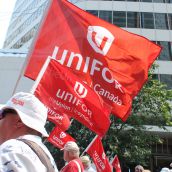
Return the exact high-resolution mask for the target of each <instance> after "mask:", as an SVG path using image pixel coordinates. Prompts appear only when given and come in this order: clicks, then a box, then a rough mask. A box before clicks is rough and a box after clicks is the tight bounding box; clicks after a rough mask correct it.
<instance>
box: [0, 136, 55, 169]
mask: <svg viewBox="0 0 172 172" xmlns="http://www.w3.org/2000/svg"><path fill="white" fill-rule="evenodd" d="M18 139H26V140H30V141H33V142H35V143H37V144H38V145H39V146H40V147H41V148H42V149H43V150H44V151H45V153H46V154H47V155H48V157H49V158H50V161H51V163H52V165H53V166H54V168H55V169H56V170H55V171H56V172H58V170H57V168H56V165H55V162H54V159H53V158H52V156H51V154H50V152H49V151H48V149H47V147H46V146H45V145H44V144H43V143H42V140H41V138H40V137H39V136H35V135H24V136H21V137H19V138H18ZM0 172H47V169H46V167H45V166H44V165H43V164H42V162H41V161H40V159H39V157H38V156H37V155H36V154H35V152H34V151H33V150H32V149H31V148H30V147H29V146H28V145H27V144H25V143H24V142H22V141H20V140H16V139H11V140H8V141H6V142H4V143H3V144H2V145H0Z"/></svg>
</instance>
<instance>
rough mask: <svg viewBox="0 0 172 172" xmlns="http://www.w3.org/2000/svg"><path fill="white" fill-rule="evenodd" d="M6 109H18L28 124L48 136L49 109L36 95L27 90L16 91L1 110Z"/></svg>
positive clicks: (24, 121)
mask: <svg viewBox="0 0 172 172" xmlns="http://www.w3.org/2000/svg"><path fill="white" fill-rule="evenodd" d="M5 109H14V110H16V112H17V114H18V115H19V117H20V119H21V120H22V122H23V123H24V124H25V125H26V126H28V127H30V128H32V129H34V130H36V131H38V132H39V133H41V134H42V136H43V137H48V133H47V131H46V129H45V124H46V121H47V113H48V109H47V108H46V107H45V106H44V105H43V103H42V102H41V101H40V100H39V99H38V98H36V97H35V95H33V94H31V93H25V92H19V93H16V94H15V95H14V96H12V97H11V98H10V100H9V101H8V102H7V103H6V104H5V105H4V106H3V108H2V109H1V111H3V110H5Z"/></svg>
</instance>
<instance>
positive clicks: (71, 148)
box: [61, 141, 79, 152]
mask: <svg viewBox="0 0 172 172" xmlns="http://www.w3.org/2000/svg"><path fill="white" fill-rule="evenodd" d="M61 150H67V151H72V152H79V147H78V145H77V144H76V143H75V142H73V141H69V142H67V143H66V144H65V146H64V148H63V149H61Z"/></svg>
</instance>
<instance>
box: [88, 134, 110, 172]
mask: <svg viewBox="0 0 172 172" xmlns="http://www.w3.org/2000/svg"><path fill="white" fill-rule="evenodd" d="M86 152H87V153H88V154H89V155H90V157H91V158H92V159H93V161H94V164H95V166H96V169H97V172H111V166H110V164H109V161H108V159H107V157H106V154H105V152H104V148H103V145H102V142H101V140H100V137H97V138H96V139H95V140H94V141H93V143H91V146H90V147H89V148H88V149H87V150H86Z"/></svg>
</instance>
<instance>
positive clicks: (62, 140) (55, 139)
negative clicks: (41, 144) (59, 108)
mask: <svg viewBox="0 0 172 172" xmlns="http://www.w3.org/2000/svg"><path fill="white" fill-rule="evenodd" d="M48 141H49V142H50V143H52V144H53V145H54V146H56V147H58V148H59V149H62V148H63V147H64V145H65V144H66V142H68V141H74V142H75V139H74V138H72V137H71V136H70V135H69V134H67V133H65V132H64V131H63V130H61V129H60V128H58V127H56V128H54V129H53V131H52V132H51V133H50V135H49V137H48Z"/></svg>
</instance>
